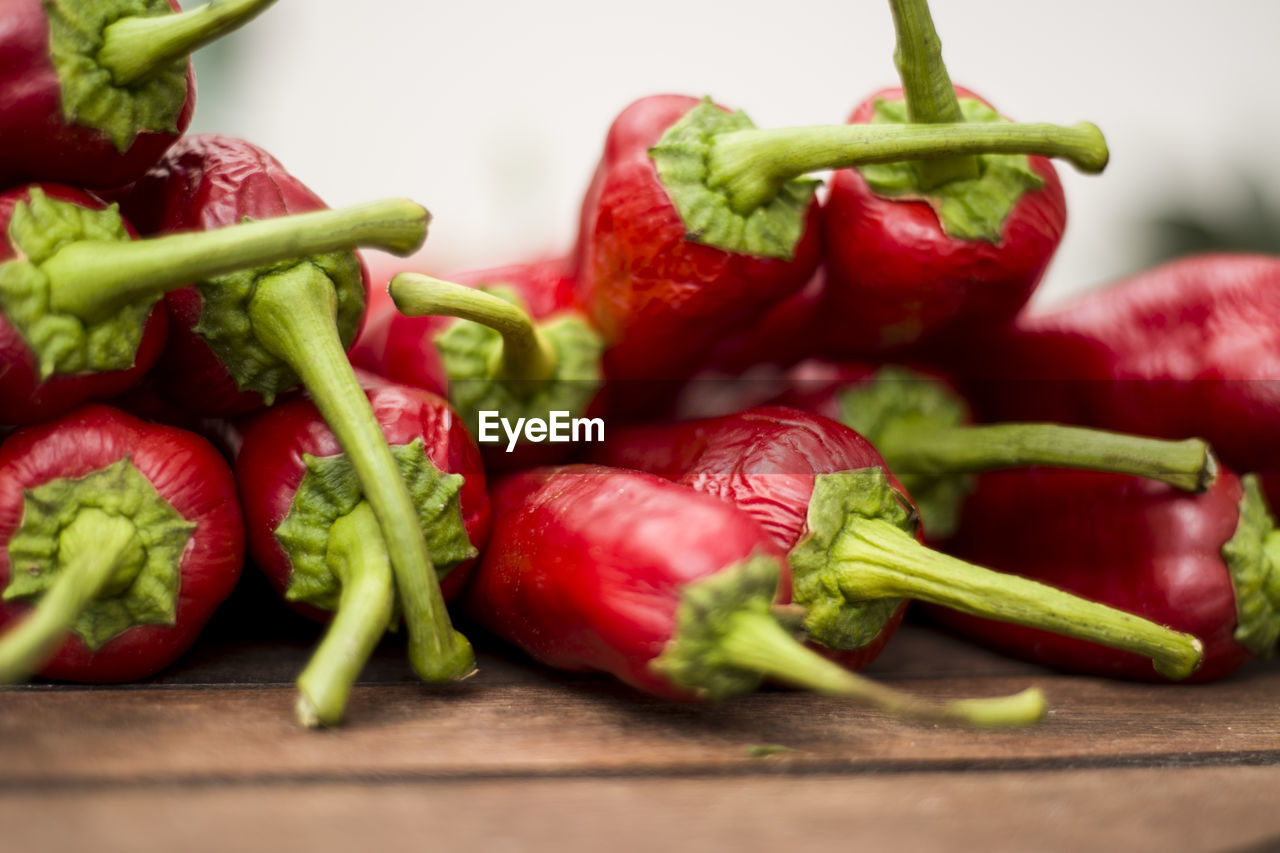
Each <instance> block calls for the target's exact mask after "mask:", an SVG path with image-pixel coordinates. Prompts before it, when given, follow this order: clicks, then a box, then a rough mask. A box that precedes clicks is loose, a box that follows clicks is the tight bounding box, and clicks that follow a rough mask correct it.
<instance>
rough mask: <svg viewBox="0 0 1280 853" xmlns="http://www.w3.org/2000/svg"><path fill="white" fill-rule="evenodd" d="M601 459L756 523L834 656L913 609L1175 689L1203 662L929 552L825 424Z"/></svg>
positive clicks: (884, 483)
mask: <svg viewBox="0 0 1280 853" xmlns="http://www.w3.org/2000/svg"><path fill="white" fill-rule="evenodd" d="M598 458H599V459H600V461H602V462H606V463H608V464H612V465H618V466H622V467H630V468H638V469H641V470H644V471H649V472H651V473H654V474H657V475H659V476H662V477H667V478H670V479H673V480H675V481H676V482H678V483H682V484H684V485H687V486H690V487H692V488H694V489H697V490H699V491H704V492H708V493H710V494H713V495H716V496H718V497H720V498H722V499H724V500H726V501H729V502H731V503H733V504H734V505H736V506H738V507H740V508H741V509H743V510H745V511H746V512H747V513H748V514H750V515H751V516H752V517H754V518H755V519H756V520H757V521H758V522H760V525H761V526H762V527H763V528H764V529H765V530H766V531H768V533H769V535H770V537H771V538H772V539H773V541H774V543H775V544H776V545H778V546H779V547H781V548H784V549H786V551H787V556H788V560H789V561H790V564H791V571H792V575H793V583H794V590H793V599H794V601H795V602H796V603H797V604H800V605H801V606H802V607H804V608H805V609H806V611H807V615H806V617H805V628H806V630H807V631H808V633H809V636H810V637H812V638H813V639H814V640H816V641H817V642H818V643H821V644H822V645H824V646H826V647H827V648H828V649H833V650H842V651H856V650H861V649H863V648H864V647H866V646H868V645H871V644H875V643H877V642H883V640H882V635H883V634H884V632H885V631H886V630H892V627H893V625H895V624H896V622H895V620H896V618H897V617H898V615H899V613H900V611H901V609H902V607H904V606H905V603H906V600H907V599H913V598H914V599H920V600H923V601H930V602H933V603H935V604H941V605H943V606H945V607H949V608H953V609H959V610H964V611H966V612H970V613H981V614H982V615H984V616H987V617H992V618H996V619H1001V620H1004V621H1015V622H1022V623H1025V624H1033V625H1036V626H1038V627H1041V628H1046V629H1048V630H1052V631H1058V632H1062V633H1068V634H1072V635H1074V636H1077V637H1082V638H1087V639H1089V640H1091V641H1093V642H1097V643H1104V644H1109V645H1115V646H1119V647H1122V648H1127V649H1130V650H1133V651H1137V652H1139V653H1141V654H1143V655H1146V656H1148V657H1150V658H1151V660H1152V663H1154V664H1155V667H1156V669H1157V671H1159V672H1160V673H1161V674H1163V675H1164V676H1165V677H1167V678H1173V679H1178V678H1184V677H1186V676H1187V675H1188V674H1189V673H1191V672H1192V671H1193V670H1194V669H1195V667H1196V664H1197V663H1198V662H1199V657H1200V645H1199V642H1198V641H1197V640H1196V639H1195V638H1194V637H1191V636H1189V635H1185V634H1176V633H1174V632H1172V631H1169V630H1167V629H1165V628H1161V627H1160V626H1158V625H1155V624H1152V623H1151V622H1148V621H1146V620H1143V619H1138V618H1136V617H1133V616H1131V615H1129V614H1127V613H1123V612H1121V611H1118V610H1115V609H1112V608H1108V607H1103V606H1100V605H1097V604H1094V603H1092V602H1089V601H1085V600H1082V599H1080V598H1077V597H1075V596H1071V595H1067V594H1065V593H1062V592H1060V591H1058V590H1055V589H1052V588H1050V587H1048V586H1044V585H1042V584H1033V583H1023V582H1022V581H1020V580H1019V579H1017V578H1012V577H1010V576H1008V575H1005V574H1001V573H999V572H993V571H990V570H988V569H983V568H979V567H978V566H976V565H972V564H969V563H965V562H963V561H960V560H955V559H953V558H950V557H947V556H946V555H944V554H942V553H940V552H937V551H933V550H930V549H928V548H926V547H924V546H923V545H921V544H920V543H919V541H918V538H919V531H918V529H917V526H916V514H915V508H914V507H913V506H912V504H911V502H910V500H909V499H908V498H907V496H906V493H905V492H904V491H903V490H902V488H901V486H900V485H899V484H898V483H897V481H896V480H895V479H894V478H893V475H892V474H891V473H889V470H888V469H887V468H886V467H885V464H884V460H883V459H881V458H880V455H879V454H878V453H876V451H875V448H874V447H872V446H871V444H870V442H868V441H867V440H866V439H864V438H862V437H861V436H860V435H858V434H857V433H856V432H854V431H853V430H851V429H849V428H848V427H846V426H844V425H843V424H840V423H837V422H836V421H833V420H830V419H828V418H824V417H822V416H821V415H815V414H812V413H810V412H803V411H800V410H797V409H788V408H785V407H780V406H778V407H761V408H757V409H752V410H749V411H746V412H742V413H739V414H736V415H729V416H726V417H720V418H707V419H704V420H697V421H684V422H679V423H675V424H667V425H655V426H643V427H633V428H628V429H624V430H613V431H612V433H611V436H610V439H609V441H608V442H607V443H606V444H605V446H604V448H603V450H602V452H601V453H600V454H599V456H598ZM1046 547H1050V546H1046ZM853 660H855V661H857V662H865V661H859V660H858V658H857V657H855V658H853Z"/></svg>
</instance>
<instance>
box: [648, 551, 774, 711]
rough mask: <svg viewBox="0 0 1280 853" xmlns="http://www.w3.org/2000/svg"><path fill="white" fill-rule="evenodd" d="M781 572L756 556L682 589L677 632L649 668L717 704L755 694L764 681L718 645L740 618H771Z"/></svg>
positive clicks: (771, 563) (756, 672)
mask: <svg viewBox="0 0 1280 853" xmlns="http://www.w3.org/2000/svg"><path fill="white" fill-rule="evenodd" d="M781 571H782V570H781V567H780V566H779V565H778V561H777V560H776V559H774V558H773V557H766V556H763V555H756V556H752V557H749V558H747V559H746V560H743V561H742V562H740V563H737V564H735V565H732V566H729V567H728V568H726V569H724V570H722V571H719V572H716V573H715V574H714V575H711V576H710V577H708V578H705V579H703V580H700V581H697V582H696V583H691V584H689V585H688V586H686V587H685V588H684V590H683V591H682V593H681V596H680V603H679V605H678V607H677V609H676V628H675V632H674V634H673V635H672V637H671V640H670V642H668V644H667V647H666V648H665V649H664V650H663V652H662V654H660V655H659V656H658V657H656V658H654V659H653V660H652V661H651V662H650V664H649V666H650V667H651V668H652V669H653V670H655V671H656V672H659V673H661V674H662V675H664V676H665V677H666V678H667V679H668V680H669V681H671V683H673V684H676V685H678V686H680V687H684V688H686V689H689V690H692V691H694V692H695V693H697V695H698V696H699V698H702V699H708V700H711V701H719V700H721V699H727V698H729V697H731V696H739V695H741V694H743V693H750V692H751V691H752V690H755V689H756V688H757V687H759V686H760V682H761V681H762V680H763V676H762V675H761V674H760V672H759V671H758V670H754V669H743V668H742V667H739V666H737V665H735V664H734V663H733V662H732V661H731V660H730V657H729V655H728V654H726V653H725V651H724V650H723V649H722V643H723V641H724V640H725V639H726V638H727V637H728V636H730V635H731V634H732V633H733V632H734V631H735V630H736V629H737V623H738V620H739V617H741V616H742V615H743V614H748V615H751V616H756V617H768V618H770V619H772V618H773V617H772V608H773V599H774V596H775V595H776V594H777V591H778V579H779V577H780V573H781Z"/></svg>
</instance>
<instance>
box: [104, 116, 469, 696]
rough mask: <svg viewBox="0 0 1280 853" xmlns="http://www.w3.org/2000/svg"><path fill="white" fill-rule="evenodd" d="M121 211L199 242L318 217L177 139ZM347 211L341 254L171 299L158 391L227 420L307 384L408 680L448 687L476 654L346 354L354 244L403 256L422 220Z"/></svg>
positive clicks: (208, 150)
mask: <svg viewBox="0 0 1280 853" xmlns="http://www.w3.org/2000/svg"><path fill="white" fill-rule="evenodd" d="M121 204H122V206H123V207H124V209H125V210H126V211H127V212H128V213H130V214H131V218H133V219H134V220H135V221H137V222H138V223H139V227H140V228H141V229H143V230H144V231H159V232H190V231H194V232H196V233H199V234H201V235H202V236H211V235H214V234H218V233H221V232H223V231H225V230H227V229H228V228H229V227H230V226H232V225H234V224H235V223H238V222H240V221H241V220H242V219H244V218H246V217H247V218H250V219H263V220H267V221H274V220H275V219H276V218H277V217H284V216H285V215H286V214H289V215H290V217H292V216H293V215H297V212H298V211H316V210H318V209H319V208H322V207H323V206H324V205H323V202H321V201H320V199H319V198H317V197H316V196H315V194H314V193H312V192H311V191H310V190H308V189H307V188H306V187H305V186H304V185H303V184H302V183H301V182H300V181H298V180H297V179H296V178H294V177H293V176H291V175H290V174H289V173H288V172H286V171H285V170H284V168H283V167H282V166H281V165H280V164H279V163H278V162H277V161H276V160H275V159H274V158H273V157H271V156H270V155H269V154H267V153H266V152H265V151H263V150H262V149H260V148H258V147H256V146H254V145H252V144H251V143H248V142H246V141H244V140H240V139H235V138H232V137H225V136H215V135H210V136H194V137H186V138H184V139H182V140H181V141H180V142H178V143H177V144H176V145H174V146H173V147H172V148H171V149H169V151H168V153H167V154H166V155H165V157H164V159H163V160H162V161H161V162H160V164H159V165H157V166H156V167H155V168H154V169H152V170H151V171H150V172H148V173H147V175H146V177H144V178H143V179H142V180H141V181H138V182H137V183H136V184H134V185H132V186H131V187H129V188H128V189H127V190H126V191H125V192H124V194H123V196H122V201H121ZM347 210H348V211H350V212H352V213H353V214H356V215H353V216H352V217H351V218H350V221H348V222H347V223H346V226H345V227H344V228H343V229H342V230H335V236H338V237H340V238H343V239H342V240H341V241H340V242H338V243H337V245H334V246H331V247H329V248H327V249H320V250H314V249H311V248H309V247H308V248H301V247H300V248H299V251H297V252H295V253H293V255H292V256H291V257H290V260H288V261H283V262H281V263H277V264H274V265H272V266H263V267H257V268H253V269H248V270H243V271H241V272H238V273H235V274H233V275H228V276H221V277H220V278H217V279H214V280H212V281H201V282H199V283H198V284H196V285H195V286H193V287H190V288H185V289H183V290H180V291H175V292H174V293H171V294H169V295H168V296H166V297H165V303H166V305H167V306H168V310H169V317H170V331H169V345H168V348H167V350H166V352H165V357H164V367H163V370H164V376H162V383H163V384H164V388H165V391H166V393H168V394H169V395H170V396H171V397H172V398H173V399H174V400H176V401H179V402H181V403H182V404H183V405H184V406H186V407H188V408H190V409H191V410H192V411H196V412H202V413H206V414H222V415H229V414H233V413H236V412H243V411H245V410H248V409H252V408H257V407H260V406H262V405H263V404H264V403H270V402H271V401H272V400H274V398H275V397H276V395H277V394H280V393H282V392H284V391H286V390H288V389H290V388H292V387H294V386H295V385H297V384H298V382H299V379H301V382H302V384H303V385H304V386H305V387H306V388H307V390H308V391H309V392H310V394H311V396H312V399H314V400H315V401H316V405H317V406H319V408H320V411H321V412H322V413H323V414H324V418H325V421H326V422H327V423H328V424H329V426H330V428H331V429H333V431H334V433H335V434H336V435H337V436H338V440H339V442H340V443H341V444H342V446H343V448H344V449H345V451H346V452H347V453H348V454H349V455H350V456H351V458H352V459H353V461H354V463H355V468H356V471H357V473H358V475H359V477H360V481H361V484H362V486H363V488H364V493H365V497H366V498H367V499H368V500H369V502H370V504H372V506H373V509H374V512H375V514H376V515H377V517H378V522H379V525H380V526H381V528H382V533H383V536H384V537H385V539H386V542H387V548H388V551H389V552H390V554H391V563H392V566H393V568H394V569H395V574H396V581H397V584H398V586H399V590H400V598H401V602H402V603H403V604H404V607H405V610H406V623H407V625H408V632H409V639H410V646H409V648H410V659H411V660H412V661H413V665H414V668H415V669H416V670H417V672H418V673H419V674H420V675H421V676H422V677H424V678H426V679H428V680H451V679H454V678H458V677H463V676H465V675H467V674H469V673H470V672H471V671H472V670H473V669H474V665H475V662H474V654H473V653H472V651H471V647H470V645H469V644H468V643H467V642H466V638H464V637H462V635H460V634H458V633H457V632H456V631H454V630H453V628H452V626H451V625H450V624H449V617H448V613H447V612H446V610H445V607H444V601H443V599H442V598H441V597H440V589H439V584H438V582H437V580H436V576H435V572H434V571H432V570H431V556H430V553H429V551H428V549H427V547H426V542H425V541H424V540H423V538H422V531H421V530H420V529H419V528H418V526H417V521H416V519H417V516H416V514H415V513H414V510H413V506H412V503H411V500H410V496H409V495H408V493H407V492H406V490H405V487H404V483H403V482H402V481H401V480H400V478H399V476H398V472H397V469H396V465H395V460H394V459H393V458H392V456H391V453H390V451H389V450H388V448H387V444H386V440H385V439H384V438H383V435H382V432H381V430H380V429H379V428H378V425H377V422H376V421H375V419H374V417H373V413H372V411H370V409H369V402H368V400H367V399H366V398H365V396H364V393H363V392H362V391H361V389H360V385H359V382H358V381H357V380H356V377H355V374H354V373H353V372H352V368H351V364H350V363H349V362H348V360H347V356H346V352H345V350H346V348H347V347H348V346H349V345H350V344H351V342H352V341H353V340H354V339H355V337H356V334H357V332H358V331H359V328H360V323H361V321H362V319H363V317H364V306H365V301H366V297H365V291H366V287H367V283H366V276H365V273H364V265H363V264H362V262H361V261H360V259H359V258H358V257H357V256H356V255H355V253H354V252H351V251H348V250H349V249H350V248H352V247H353V246H354V245H356V244H357V243H356V242H355V241H353V239H352V234H354V233H357V232H364V233H366V234H376V235H378V236H379V238H380V243H381V244H382V247H383V248H387V249H388V250H389V251H395V252H397V253H400V254H409V253H411V252H412V251H414V250H415V249H416V248H417V247H418V246H420V245H421V243H422V240H423V238H424V237H425V235H426V226H427V220H428V218H429V217H428V214H427V212H426V211H425V210H424V209H423V208H421V207H420V206H418V205H416V204H413V203H412V202H408V201H404V202H387V203H385V204H380V205H375V206H366V207H365V209H364V213H362V214H359V213H358V211H359V209H358V208H348V209H347ZM310 215H322V214H319V213H312V214H310ZM258 224H262V223H258ZM316 251H324V252H328V253H329V254H317V253H314V252H316ZM196 280H198V279H196Z"/></svg>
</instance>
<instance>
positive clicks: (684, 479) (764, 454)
mask: <svg viewBox="0 0 1280 853" xmlns="http://www.w3.org/2000/svg"><path fill="white" fill-rule="evenodd" d="M594 458H595V461H598V462H600V463H602V464H605V465H614V466H617V467H620V468H634V469H638V470H641V471H647V472H649V473H652V474H657V475H658V476H659V477H663V478H666V479H669V480H674V481H675V482H677V483H680V484H681V485H685V486H688V487H690V488H692V489H695V490H697V491H700V492H706V493H707V494H711V495H715V496H716V497H718V498H720V499H722V500H725V501H727V502H729V503H731V504H733V505H734V506H736V507H738V508H739V509H741V510H743V511H744V512H746V513H747V514H748V515H750V516H751V517H752V518H753V519H754V520H755V521H756V522H757V523H758V524H759V525H760V526H761V527H762V528H764V530H765V531H766V532H767V533H768V534H769V537H770V538H771V539H772V541H773V543H774V544H775V545H776V546H778V547H779V548H782V549H783V550H784V551H790V550H791V549H792V548H794V547H795V546H796V545H797V544H799V542H800V541H801V539H803V538H804V536H805V535H806V533H807V530H808V528H807V521H808V517H809V501H810V499H811V498H812V497H813V490H814V482H815V478H816V477H817V476H818V475H819V474H834V473H837V472H840V471H853V470H858V469H862V468H881V469H883V470H884V471H885V473H886V474H887V476H888V479H889V481H890V483H891V484H892V485H893V486H894V487H895V488H896V489H898V491H899V492H901V493H902V494H904V495H905V490H903V489H902V487H901V484H899V483H898V481H897V479H896V478H895V477H894V476H893V474H892V473H889V471H888V468H887V467H886V466H885V464H884V460H883V459H882V458H881V457H880V454H879V453H877V452H876V449H875V448H874V447H872V446H871V443H870V442H869V441H867V440H866V439H864V438H863V437H862V436H860V435H858V434H857V433H856V432H854V431H853V430H851V429H849V428H848V427H846V426H844V425H843V424H840V423H838V422H836V421H834V420H831V419H830V418H826V417H823V416H822V415H817V414H813V413H811V412H804V411H800V410H798V409H790V408H786V407H783V406H761V407H758V408H754V409H750V410H748V411H745V412H740V413H738V414H733V415H726V416H724V417H719V418H705V419H701V420H694V421H680V422H675V423H666V424H654V425H645V426H635V427H627V428H622V429H615V430H613V432H612V433H611V434H610V436H609V439H608V441H606V442H605V444H603V445H601V446H599V448H598V450H597V452H595V454H594ZM917 539H919V534H917ZM782 592H783V594H785V596H786V598H785V600H786V601H790V587H789V585H784V587H783V590H782ZM904 610H905V605H903V607H902V608H899V609H898V612H897V615H896V616H895V618H894V619H893V621H892V622H890V623H889V624H888V625H886V626H885V628H884V630H882V631H881V632H880V633H879V634H878V635H877V636H876V637H875V639H874V640H873V641H872V642H870V643H868V644H866V645H864V646H862V647H861V648H858V649H848V650H840V651H838V652H831V650H824V653H828V652H829V653H830V654H831V655H832V656H834V657H836V658H837V659H838V660H839V661H840V663H842V664H844V665H845V666H846V667H849V668H853V669H859V668H862V667H864V666H866V665H867V664H869V663H870V662H871V661H872V660H874V659H875V657H876V656H877V655H878V654H879V653H880V651H881V649H883V647H884V645H885V643H887V642H888V641H889V638H890V637H891V636H892V635H893V631H894V630H895V629H896V628H897V625H898V623H899V622H900V621H901V618H902V613H903V611H904Z"/></svg>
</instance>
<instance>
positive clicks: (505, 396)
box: [350, 258, 603, 471]
mask: <svg viewBox="0 0 1280 853" xmlns="http://www.w3.org/2000/svg"><path fill="white" fill-rule="evenodd" d="M464 285H465V286H464ZM389 290H390V296H391V300H390V301H388V302H386V303H384V304H383V305H382V307H381V310H380V311H379V312H378V313H377V314H374V315H372V316H371V318H370V320H369V322H368V323H367V324H366V325H365V328H364V330H363V331H362V332H361V333H360V337H359V338H358V339H357V340H356V343H355V345H354V346H353V347H352V348H351V353H350V356H351V362H352V364H354V365H356V366H357V367H363V368H365V369H367V370H371V371H373V372H375V373H378V374H380V375H382V376H386V377H387V378H389V379H394V380H395V381H397V382H403V383H405V384H407V385H411V386H413V387H417V388H425V389H427V390H430V391H434V392H436V393H439V394H447V395H448V397H449V401H450V402H451V403H452V404H453V405H454V407H455V408H456V409H457V410H458V411H459V413H460V414H461V415H462V417H463V418H464V419H465V420H466V423H467V426H468V428H469V429H470V430H471V432H472V434H473V435H475V436H477V437H479V438H481V439H482V441H483V442H484V443H483V444H482V446H481V447H482V452H483V453H484V458H485V465H486V467H488V468H489V469H490V470H493V471H501V470H511V469H515V468H527V467H531V466H532V465H538V464H552V463H555V462H559V461H561V460H563V459H564V458H565V456H566V455H567V454H568V446H567V445H565V444H553V443H550V442H548V443H532V442H530V441H528V440H525V438H524V435H523V433H522V434H521V437H520V440H518V441H515V440H510V437H509V436H507V435H504V434H503V433H502V431H501V430H497V429H496V427H495V428H494V431H492V432H491V433H490V437H494V436H495V435H496V441H495V442H493V443H490V442H489V441H488V440H487V438H486V437H485V435H484V433H483V432H482V430H481V428H480V427H481V425H480V420H479V419H480V413H481V412H485V411H487V412H491V413H492V412H497V413H499V414H500V415H501V416H502V417H503V418H505V419H507V420H508V421H509V422H510V423H513V424H514V423H516V422H517V421H518V420H520V419H532V418H539V419H542V420H543V421H544V422H545V421H547V419H548V418H549V416H550V413H551V412H561V413H563V414H564V416H565V417H566V418H570V419H571V418H580V417H589V416H592V415H594V414H597V413H598V410H599V408H600V406H599V405H598V404H597V397H598V392H599V390H600V386H601V379H602V377H601V368H600V358H601V351H602V348H603V347H602V344H601V341H600V336H599V335H598V334H597V333H596V332H595V330H594V329H593V328H591V326H590V324H589V323H588V322H587V320H586V318H585V317H584V316H583V314H582V311H581V310H580V309H579V308H578V307H577V304H576V302H575V301H574V296H573V279H572V275H571V272H570V269H569V264H568V261H566V260H565V259H560V258H557V259H550V260H542V261H535V262H531V263H525V264H513V265H510V266H506V267H500V268H497V269H489V270H480V271H475V272H469V273H463V274H460V275H456V276H450V281H448V282H445V281H441V280H439V279H434V278H429V277H427V276H423V275H418V274H415V273H401V274H399V275H396V276H395V277H394V278H393V279H392V280H391V283H390V286H389ZM459 318H460V319H459Z"/></svg>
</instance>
